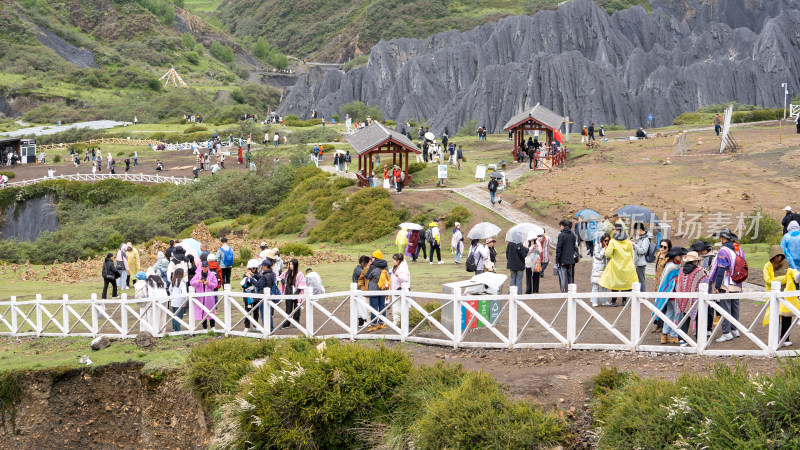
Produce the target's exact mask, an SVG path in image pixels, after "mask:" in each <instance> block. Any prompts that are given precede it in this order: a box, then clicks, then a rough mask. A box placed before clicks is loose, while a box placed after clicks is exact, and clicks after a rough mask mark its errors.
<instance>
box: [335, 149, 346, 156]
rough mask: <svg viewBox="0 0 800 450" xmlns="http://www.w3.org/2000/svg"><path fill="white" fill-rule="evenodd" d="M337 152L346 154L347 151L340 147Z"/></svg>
mask: <svg viewBox="0 0 800 450" xmlns="http://www.w3.org/2000/svg"><path fill="white" fill-rule="evenodd" d="M336 153H339V154H341V155H344V154H346V153H347V152H346V151H345V150H342V149H338V150H336Z"/></svg>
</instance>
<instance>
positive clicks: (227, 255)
mask: <svg viewBox="0 0 800 450" xmlns="http://www.w3.org/2000/svg"><path fill="white" fill-rule="evenodd" d="M222 264H225V265H226V266H228V267H231V266H233V249H232V248H230V247H228V250H222Z"/></svg>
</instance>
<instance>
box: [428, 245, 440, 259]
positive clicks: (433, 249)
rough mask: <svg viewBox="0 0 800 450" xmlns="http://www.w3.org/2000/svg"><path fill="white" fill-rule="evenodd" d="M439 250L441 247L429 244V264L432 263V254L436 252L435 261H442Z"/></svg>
mask: <svg viewBox="0 0 800 450" xmlns="http://www.w3.org/2000/svg"><path fill="white" fill-rule="evenodd" d="M441 248H442V247H441V246H440V245H439V244H437V243H436V242H434V243H433V244H431V259H430V262H433V252H436V260H437V261H440V262H441V261H442V250H441Z"/></svg>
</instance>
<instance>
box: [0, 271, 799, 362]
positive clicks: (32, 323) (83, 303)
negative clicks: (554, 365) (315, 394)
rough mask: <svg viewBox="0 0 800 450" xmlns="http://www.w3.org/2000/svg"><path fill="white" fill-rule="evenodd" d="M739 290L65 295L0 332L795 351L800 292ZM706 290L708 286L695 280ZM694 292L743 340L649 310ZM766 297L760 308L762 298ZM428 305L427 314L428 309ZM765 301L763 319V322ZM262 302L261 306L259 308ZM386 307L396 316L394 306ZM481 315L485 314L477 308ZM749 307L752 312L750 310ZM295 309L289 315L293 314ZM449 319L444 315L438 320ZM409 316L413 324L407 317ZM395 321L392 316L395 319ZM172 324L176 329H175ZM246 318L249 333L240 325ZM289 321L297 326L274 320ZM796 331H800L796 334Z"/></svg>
mask: <svg viewBox="0 0 800 450" xmlns="http://www.w3.org/2000/svg"><path fill="white" fill-rule="evenodd" d="M775 287H776V288H777V289H773V291H772V292H751V293H738V294H715V295H711V294H701V293H694V294H686V293H681V294H676V293H671V294H665V293H655V292H647V293H645V292H639V291H638V284H637V285H634V289H633V291H631V292H616V293H610V292H606V293H579V292H576V287H575V285H570V290H569V292H567V293H563V294H562V293H554V294H533V295H517V294H516V293H515V292H513V291H516V288H512V293H511V294H508V295H473V296H470V295H452V294H434V293H418V292H413V291H409V290H408V289H407V288H406V289H403V290H400V291H393V292H392V295H390V296H388V297H387V301H386V308H385V309H383V310H381V311H377V310H376V309H374V308H372V307H371V306H370V305H369V302H368V300H367V299H368V296H369V295H373V294H374V295H386V291H376V292H362V291H358V290H357V286H356V285H352V286H351V290H350V291H347V292H337V293H329V294H322V295H311V294H305V295H300V296H269V295H265V294H257V295H253V294H244V293H241V292H234V291H231V290H230V286H226V288H225V289H224V290H222V291H219V292H216V293H215V294H216V296H215V300H214V303H213V305H204V303H203V301H202V299H201V297H203V296H206V294H195V293H192V294H189V295H188V297H189V300H188V301H187V303H186V305H187V306H188V305H192V307H188V311H186V314H185V315H181V316H178V315H176V312H173V310H172V309H171V308H170V301H169V300H170V298H150V299H129V298H127V296H126V295H125V294H123V295H122V297H121V298H120V299H113V300H98V299H97V296H96V294H93V295H92V298H91V299H89V300H72V299H70V298H68V296H67V295H64V297H63V298H61V299H59V300H43V299H42V298H41V296H39V295H37V296H36V299H34V300H22V301H19V300H17V299H16V298H15V297H11V299H10V300H7V301H0V336H36V337H39V336H60V337H63V336H99V335H104V336H108V337H116V338H133V337H135V336H136V334H137V333H138V332H139V331H142V330H144V331H149V332H150V333H152V334H153V335H154V336H164V335H198V334H204V333H206V332H207V330H206V329H204V327H203V326H202V322H203V321H201V320H200V318H201V316H198V314H197V313H198V312H199V313H200V314H201V315H202V314H207V315H208V318H210V319H213V320H214V321H215V324H214V325H213V326H210V323H206V325H209V326H210V328H213V329H214V331H215V332H217V333H220V334H225V335H233V336H247V337H253V338H264V339H266V338H281V337H290V336H296V335H297V334H298V333H299V334H301V335H305V336H309V337H320V338H340V339H349V340H355V339H386V340H396V341H402V342H416V343H421V344H431V345H442V346H452V347H454V348H459V347H479V348H503V349H513V348H541V349H546V348H549V349H556V348H568V349H578V350H617V351H627V352H659V353H668V352H680V353H690V354H699V355H716V356H795V355H796V354H797V353H796V352H797V351H796V350H791V349H787V348H786V347H784V346H783V343H784V342H785V341H786V339H787V337H788V336H789V333H791V331H792V329H793V328H794V325H795V324H796V323H797V321H798V318H800V310H798V309H797V308H795V307H794V306H793V305H792V304H791V303H790V302H788V301H787V298H791V297H795V296H797V295H800V291H795V292H780V291H779V286H775ZM701 291H703V292H706V291H707V286H705V285H701ZM678 296H680V297H683V298H687V297H688V298H691V299H692V300H691V301H692V303H693V304H694V305H695V306H696V307H697V309H698V314H697V316H696V317H697V319H696V325H697V329H698V330H706V326H707V325H708V315H707V312H708V311H709V309H711V310H714V311H715V312H716V313H717V314H718V315H720V316H722V318H725V319H728V320H729V321H730V322H731V324H732V326H733V327H734V328H735V329H736V330H738V331H739V333H740V335H741V336H742V337H741V338H739V339H735V340H732V341H728V342H724V343H717V342H716V341H715V340H714V339H713V338H714V337H717V336H718V335H719V333H718V331H719V328H720V326H721V325H722V321H721V320H720V322H719V323H718V324H717V325H716V327H714V329H713V332H712V337H708V336H707V334H706V333H705V332H700V333H697V336H696V338H693V337H692V335H693V333H692V332H691V331H690V332H689V333H684V332H683V331H681V328H680V326H681V325H683V322H684V321H685V320H688V315H687V316H686V319H684V321H681V322H680V323H677V324H676V323H674V322H673V321H672V320H671V319H670V318H668V317H666V316H665V315H664V313H662V312H661V311H660V310H659V309H658V308H656V307H655V306H654V302H655V299H656V298H664V297H670V298H676V297H678ZM244 297H251V298H254V299H255V301H256V302H258V303H257V305H256V307H254V308H252V309H247V308H246V307H244V306H243V305H244V301H243V300H244ZM611 297H617V298H623V299H626V300H627V302H626V304H625V306H624V307H622V308H593V307H592V306H591V304H590V302H589V299H590V298H600V299H604V298H605V299H607V298H611ZM725 299H741V300H742V301H743V302H744V301H747V300H750V301H755V302H759V303H758V305H759V306H760V311H759V312H758V313H757V314H755V315H752V314H751V317H749V319H745V318H743V317H741V318H740V319H739V320H736V319H734V318H733V317H732V316H731V315H730V314H729V313H727V312H726V311H725V309H724V308H722V307H721V306H720V305H719V303H718V301H719V300H725ZM287 300H298V301H299V302H300V303H299V305H298V306H297V307H296V308H295V309H294V310H292V311H289V312H286V311H285V310H284V306H285V304H286V301H287ZM481 301H487V302H492V310H493V312H492V315H491V316H490V315H489V314H486V311H487V310H482V311H479V309H481V308H478V307H476V306H477V305H476V302H481ZM761 302H763V304H762V303H761ZM426 303H433V304H434V306H433V307H432V308H431V307H429V309H433V311H432V312H428V310H426V308H425V304H426ZM781 304H782V305H785V306H786V307H787V308H788V309H789V310H790V311H791V313H792V318H793V323H792V328H790V329H789V333H786V336H783V337H781V336H780V318H779V308H780V305H781ZM767 307H770V310H769V318H770V322H769V325H767V326H764V327H762V326H761V321H762V318H763V317H764V314H765V311H766V309H767ZM262 308H263V309H262ZM390 310H391V311H392V312H390ZM255 311H263V312H267V314H266V317H273V318H274V323H273V324H272V325H274V326H271V324H270V320H265V318H266V317H265V316H264V314H263V312H262V313H261V316H262V317H261V319H262V320H261V321H259V320H255V317H254V316H255V315H256V313H255ZM365 312H366V313H368V314H369V313H371V314H373V315H376V316H377V317H378V319H379V320H382V321H384V323H385V324H386V328H385V329H381V330H377V331H375V332H369V331H368V327H370V325H372V324H374V322H369V321H367V322H366V323H364V324H362V325H361V326H359V315H362V316H363V315H364V313H365ZM481 312H483V314H481ZM751 312H752V311H751ZM295 313H296V314H297V317H296V318H295V316H294V314H295ZM442 313H444V314H443V315H445V316H449V317H448V318H449V319H450V320H449V321H446V320H442V319H441V318H439V316H440V315H442ZM412 315H413V316H416V317H415V320H414V322H413V323H412V321H411V318H412ZM393 316H396V317H397V320H394V319H393ZM656 317H658V318H660V319H662V320H663V321H664V322H665V323H667V324H668V325H670V326H672V327H673V328H674V329H675V330H678V335H679V336H680V337H681V339H683V340H684V341H685V342H686V343H687V344H688V345H687V346H685V347H681V346H678V345H676V344H671V345H670V344H661V343H660V340H659V337H660V333H659V334H652V335H651V334H649V333H648V332H647V331H648V330H649V329H650V328H651V327H652V325H653V322H654V321H655V319H656ZM173 319H174V320H175V322H176V324H177V325H178V326H177V327H176V326H174V325H173V323H172V321H173ZM245 320H249V321H250V322H251V325H250V329H249V330H246V329H245V325H244V322H245ZM282 324H288V325H290V326H291V327H292V328H293V330H285V329H282V328H280V325H282ZM798 337H800V336H798Z"/></svg>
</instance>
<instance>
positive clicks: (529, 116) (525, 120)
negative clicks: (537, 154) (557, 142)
mask: <svg viewBox="0 0 800 450" xmlns="http://www.w3.org/2000/svg"><path fill="white" fill-rule="evenodd" d="M562 123H564V116H559V115H558V114H556V113H554V112H553V111H550V110H549V109H547V108H545V107H544V106H542V105H540V104H539V103H537V104H536V106H534V107H533V108H532V109H529V110H526V111H523V112H521V113H519V114H517V115H516V116H514V117H512V118H511V119H509V121H508V123H506V125H505V127H503V131H506V132H508V131H511V132H513V135H514V150H513V152H514V160H515V161H516V160H517V149H519V148H520V146H522V145H524V144H525V132H531V131H539V132H540V134H539V142H542V139H541V132H544V135H545V142H542V144H543V145H546V148H547V149H548V158H552V161H551V162H552V165H553V166H557V165H561V164H562V163H563V160H564V159H566V158H562V156H565V155H566V149H562V150H561V151H560V152H559V153H562V152H563V155H559V154H553V155H551V154H550V153H552V152H551V151H550V149H551V148H552V146H553V137H554V135H555V133H557V132H558V133H560V131H558V129H559V128H561V124H562ZM556 162H558V163H556Z"/></svg>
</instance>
